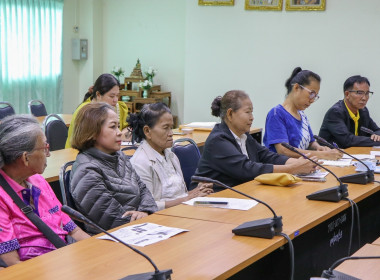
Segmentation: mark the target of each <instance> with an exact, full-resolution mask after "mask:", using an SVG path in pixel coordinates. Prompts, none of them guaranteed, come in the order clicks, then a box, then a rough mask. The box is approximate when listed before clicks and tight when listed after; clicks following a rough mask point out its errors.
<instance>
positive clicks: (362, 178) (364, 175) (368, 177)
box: [314, 135, 375, 185]
mask: <svg viewBox="0 0 380 280" xmlns="http://www.w3.org/2000/svg"><path fill="white" fill-rule="evenodd" d="M314 138H315V139H317V141H318V142H319V143H320V144H322V145H325V146H327V147H329V148H330V149H337V150H338V151H339V152H341V153H343V154H346V155H348V156H349V157H351V158H353V159H355V160H357V161H359V162H360V163H361V164H363V165H364V166H365V167H366V168H367V171H366V172H359V173H356V174H349V175H345V176H341V177H340V180H341V181H342V182H344V183H354V184H362V185H365V184H368V183H372V182H373V181H374V180H375V175H374V171H373V170H371V169H370V168H369V167H368V165H367V164H365V163H364V162H363V161H362V160H360V159H358V158H357V157H354V156H353V155H351V154H349V153H347V152H346V151H344V150H342V149H340V148H339V147H338V146H334V145H331V144H330V143H329V142H327V141H326V140H325V139H323V138H322V137H319V136H318V135H314Z"/></svg>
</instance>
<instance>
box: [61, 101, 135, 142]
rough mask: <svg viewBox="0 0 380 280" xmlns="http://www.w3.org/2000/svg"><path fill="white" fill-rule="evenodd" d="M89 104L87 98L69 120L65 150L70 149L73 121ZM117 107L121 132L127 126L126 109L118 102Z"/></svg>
mask: <svg viewBox="0 0 380 280" xmlns="http://www.w3.org/2000/svg"><path fill="white" fill-rule="evenodd" d="M90 102H91V99H90V98H88V99H87V100H86V101H84V102H83V103H82V104H80V105H79V106H78V108H77V109H76V110H75V112H74V114H73V117H72V119H71V123H70V126H69V131H68V133H67V140H66V144H65V149H68V148H71V137H72V135H73V131H74V125H75V119H76V117H77V114H78V112H79V110H80V109H81V108H82V107H83V106H84V105H86V104H89V103H90ZM117 106H119V110H117V112H118V113H119V122H120V127H119V128H120V130H123V129H124V128H126V127H127V126H128V122H127V117H128V107H127V105H126V104H125V103H124V102H123V101H118V102H117Z"/></svg>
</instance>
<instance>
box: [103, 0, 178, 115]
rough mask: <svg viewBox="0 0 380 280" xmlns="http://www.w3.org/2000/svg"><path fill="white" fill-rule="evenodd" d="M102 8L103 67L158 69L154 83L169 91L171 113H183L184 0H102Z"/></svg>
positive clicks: (127, 72)
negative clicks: (138, 66)
mask: <svg viewBox="0 0 380 280" xmlns="http://www.w3.org/2000/svg"><path fill="white" fill-rule="evenodd" d="M103 3H104V10H103V16H104V18H103V21H104V29H103V32H104V33H103V35H104V36H103V38H104V40H103V46H104V49H103V53H104V68H103V71H105V72H110V71H111V70H112V68H113V67H114V66H121V67H122V68H123V69H124V70H126V71H125V72H126V73H125V74H126V76H129V75H130V73H131V72H132V70H133V68H134V66H135V65H136V61H137V59H138V58H139V59H140V62H141V68H142V70H143V71H146V70H147V69H148V67H149V66H153V67H154V68H157V69H158V73H157V76H156V77H155V78H154V83H155V84H161V86H162V88H161V89H162V90H164V91H171V92H172V106H171V107H172V111H173V114H175V115H179V117H180V119H182V115H183V94H184V92H183V89H184V85H183V82H184V69H185V67H184V60H185V53H184V49H185V32H184V31H185V1H182V0H180V1H178V0H160V1H151V0H105V1H103Z"/></svg>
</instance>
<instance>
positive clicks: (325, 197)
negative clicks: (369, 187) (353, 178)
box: [306, 184, 348, 202]
mask: <svg viewBox="0 0 380 280" xmlns="http://www.w3.org/2000/svg"><path fill="white" fill-rule="evenodd" d="M347 196H348V190H347V184H342V185H341V186H337V187H332V188H328V189H324V190H320V191H317V192H314V193H312V194H309V195H307V196H306V198H307V199H309V200H318V201H330V202H338V201H341V200H342V199H343V198H345V197H347Z"/></svg>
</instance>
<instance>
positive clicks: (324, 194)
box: [281, 142, 348, 202]
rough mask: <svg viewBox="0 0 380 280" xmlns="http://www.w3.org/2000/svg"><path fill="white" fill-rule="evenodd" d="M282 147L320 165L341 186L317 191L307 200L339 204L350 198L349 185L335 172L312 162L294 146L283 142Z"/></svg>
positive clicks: (308, 196)
mask: <svg viewBox="0 0 380 280" xmlns="http://www.w3.org/2000/svg"><path fill="white" fill-rule="evenodd" d="M281 145H282V146H283V147H285V148H287V149H288V150H290V151H292V152H294V153H297V154H299V155H300V156H302V157H303V158H305V159H307V160H309V161H311V162H312V163H314V164H316V165H318V166H319V167H321V168H323V169H324V170H326V171H327V172H329V173H330V174H332V175H333V176H334V177H335V179H336V180H337V181H338V182H339V186H336V187H332V188H328V189H324V190H320V191H316V192H314V193H312V194H309V195H307V196H306V198H307V199H310V200H318V201H331V202H338V201H341V200H342V199H343V198H345V197H348V189H347V184H343V183H342V181H341V180H340V179H339V178H338V176H336V175H335V174H334V172H332V171H331V170H330V169H328V168H326V167H324V166H323V165H321V164H319V163H318V162H316V161H315V160H312V159H311V158H309V157H307V156H305V155H304V154H302V153H301V152H299V151H297V150H296V149H295V148H294V147H293V146H291V145H289V144H288V143H285V142H283V143H281Z"/></svg>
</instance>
